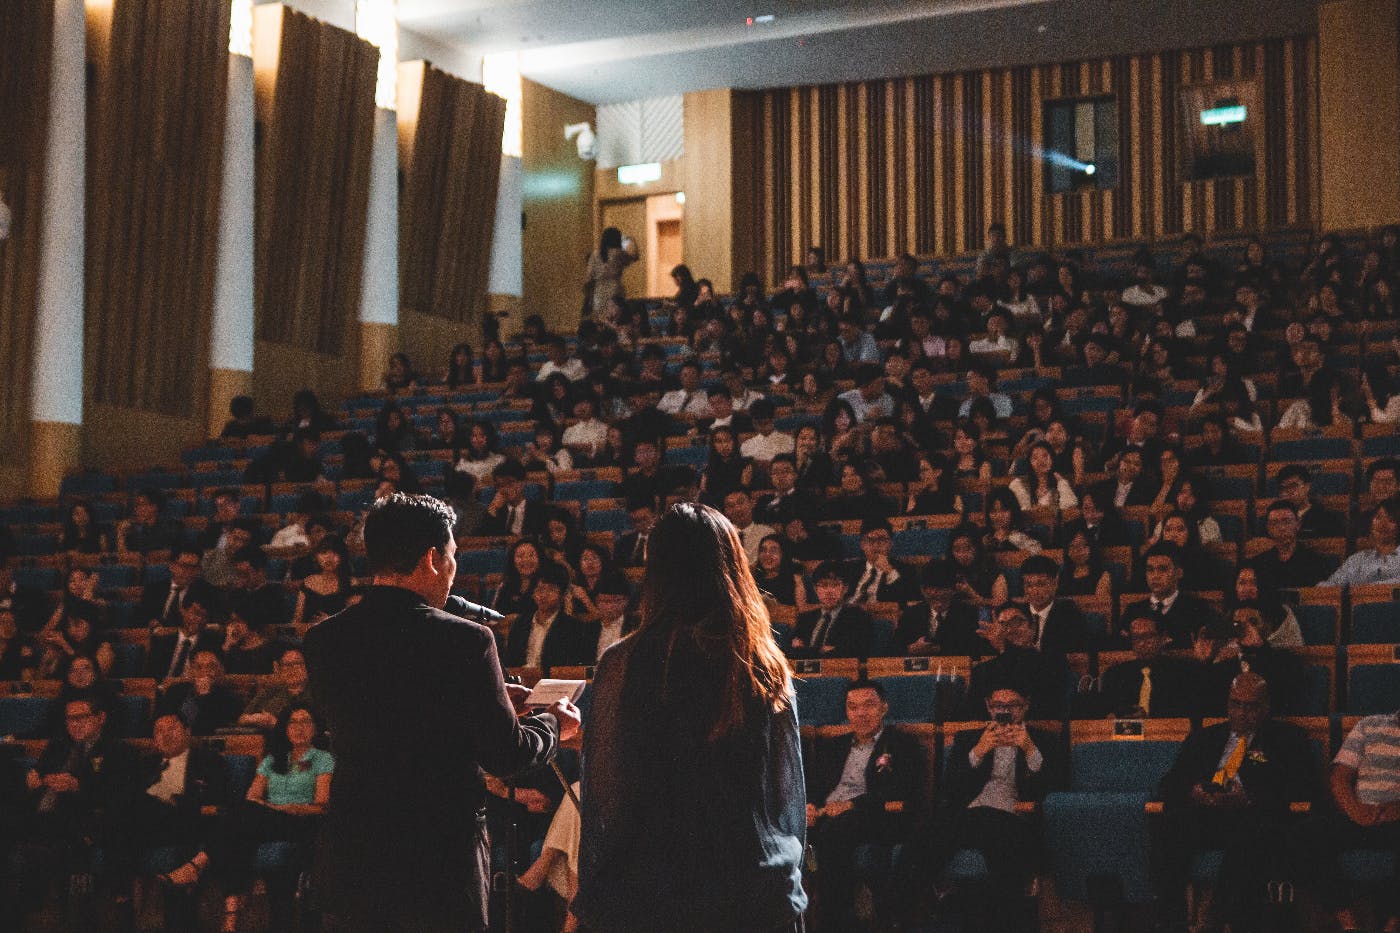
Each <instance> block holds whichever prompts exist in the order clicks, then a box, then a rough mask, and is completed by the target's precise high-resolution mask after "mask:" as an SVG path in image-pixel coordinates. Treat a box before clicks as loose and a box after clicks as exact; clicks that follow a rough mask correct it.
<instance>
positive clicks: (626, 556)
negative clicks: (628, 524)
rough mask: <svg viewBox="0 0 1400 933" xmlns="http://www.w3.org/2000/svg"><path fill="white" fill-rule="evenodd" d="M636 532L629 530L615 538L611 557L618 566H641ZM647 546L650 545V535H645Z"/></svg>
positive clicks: (640, 554)
mask: <svg viewBox="0 0 1400 933" xmlns="http://www.w3.org/2000/svg"><path fill="white" fill-rule="evenodd" d="M639 543H640V542H639V541H638V540H637V533H636V532H635V531H629V532H627V533H626V534H624V535H623V536H622V537H620V538H618V539H617V547H616V548H614V549H613V559H614V560H615V561H616V562H617V566H619V567H641V566H643V564H642V552H641V549H640V548H639V547H638V545H639ZM647 547H648V548H650V547H651V536H650V535H648V536H647Z"/></svg>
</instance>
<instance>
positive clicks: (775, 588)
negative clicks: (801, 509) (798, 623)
mask: <svg viewBox="0 0 1400 933" xmlns="http://www.w3.org/2000/svg"><path fill="white" fill-rule="evenodd" d="M753 574H754V580H755V582H757V583H758V588H759V589H760V590H762V591H763V592H764V593H767V594H768V595H769V596H771V597H773V600H774V601H775V602H776V603H777V604H778V605H780V606H794V607H796V608H797V611H798V612H803V611H805V610H806V609H807V602H808V600H807V584H805V583H803V582H802V567H801V566H800V565H799V564H798V563H797V561H795V560H793V559H792V557H790V556H789V555H788V541H787V539H786V538H784V537H783V536H782V535H779V534H772V535H764V536H763V540H762V541H760V542H758V561H757V562H756V563H755V564H754V566H753Z"/></svg>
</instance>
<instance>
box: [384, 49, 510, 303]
mask: <svg viewBox="0 0 1400 933" xmlns="http://www.w3.org/2000/svg"><path fill="white" fill-rule="evenodd" d="M412 67H418V68H421V69H422V76H421V77H422V95H421V98H420V103H419V108H418V113H417V114H416V115H414V114H401V115H400V119H401V123H400V132H401V136H404V137H406V138H401V139H400V153H401V155H402V157H403V162H402V164H401V166H400V170H401V171H402V173H403V178H404V184H403V201H402V203H401V204H400V206H399V294H400V302H401V304H402V305H403V307H405V308H411V309H413V310H414V311H421V312H423V313H424V314H431V315H434V316H436V317H441V318H446V319H447V320H450V321H455V322H458V323H466V322H468V321H474V320H478V319H479V318H480V316H481V315H482V314H483V313H485V311H486V287H487V280H488V278H489V276H490V269H491V241H492V235H493V233H494V230H495V223H496V186H497V182H498V179H499V176H500V171H501V132H502V130H503V129H504V127H505V115H506V102H505V101H504V100H502V99H501V98H499V97H497V96H496V95H494V94H491V93H488V92H487V91H486V89H485V88H484V87H482V86H481V85H480V84H473V83H472V82H470V81H463V80H462V79H461V78H456V77H453V76H452V75H449V74H447V73H446V72H444V71H440V70H438V69H436V68H434V67H432V66H431V65H429V64H427V63H426V62H415V63H414V65H413V66H412Z"/></svg>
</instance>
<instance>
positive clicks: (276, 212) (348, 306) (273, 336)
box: [254, 7, 379, 356]
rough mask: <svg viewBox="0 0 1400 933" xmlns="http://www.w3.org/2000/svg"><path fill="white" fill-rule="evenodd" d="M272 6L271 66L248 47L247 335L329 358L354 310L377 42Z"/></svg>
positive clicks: (341, 348) (342, 345)
mask: <svg viewBox="0 0 1400 933" xmlns="http://www.w3.org/2000/svg"><path fill="white" fill-rule="evenodd" d="M279 12H280V19H281V46H280V52H279V53H278V56H277V61H276V67H275V71H273V70H269V69H267V68H265V64H267V63H264V62H262V61H261V60H259V59H257V58H256V57H255V64H256V66H257V94H258V117H259V124H260V125H259V130H260V133H259V153H258V162H257V168H258V182H257V185H258V191H257V208H256V210H257V245H256V247H255V248H256V258H255V272H254V274H255V277H256V280H255V290H256V295H257V315H258V317H257V334H258V337H259V338H261V339H263V340H268V341H272V342H274V343H280V344H286V345H288V346H292V347H297V348H300V349H304V350H313V351H316V352H319V353H324V354H327V355H331V356H340V355H342V354H343V353H344V352H345V349H346V335H347V332H349V331H350V329H351V328H353V327H354V325H355V322H356V320H357V319H358V317H359V310H360V290H361V289H360V286H361V276H362V274H363V271H362V268H363V258H364V246H365V215H366V211H367V210H368V204H369V178H370V159H371V153H372V150H373V146H374V86H375V75H376V69H377V68H378V63H379V50H378V49H376V48H375V47H374V46H372V45H370V44H369V43H368V42H366V41H364V40H363V39H360V38H358V37H357V36H355V35H353V34H351V33H348V32H346V31H345V30H343V29H337V28H335V27H334V26H330V25H327V24H326V23H322V22H320V21H318V20H314V19H312V18H311V17H309V16H305V15H303V14H301V13H298V12H296V11H295V10H291V9H287V8H285V7H284V8H282V9H281V10H280V11H279ZM262 25H263V20H259V28H262ZM260 45H261V40H260ZM353 345H354V344H353V343H352V344H351V346H353Z"/></svg>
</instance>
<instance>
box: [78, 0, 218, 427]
mask: <svg viewBox="0 0 1400 933" xmlns="http://www.w3.org/2000/svg"><path fill="white" fill-rule="evenodd" d="M104 29H106V24H104V23H103V22H102V21H101V20H100V19H98V18H90V19H89V43H88V48H89V58H90V60H91V61H92V64H93V72H92V74H93V78H94V80H92V81H90V83H89V88H88V138H89V142H88V189H87V190H88V200H87V205H88V207H87V210H88V221H87V326H86V346H85V348H84V353H85V355H86V357H87V368H88V382H89V388H90V397H91V399H92V401H94V402H97V403H102V404H109V405H117V406H121V407H124V408H135V409H140V410H142V411H149V412H157V413H160V414H167V415H175V416H180V417H187V418H188V417H193V416H195V415H196V414H197V413H198V411H199V405H200V404H201V403H202V402H203V399H204V394H205V393H204V391H203V389H204V386H205V385H206V381H207V379H208V365H209V364H208V359H209V323H210V317H211V314H212V304H213V293H214V265H215V261H216V257H217V252H218V237H219V192H220V188H221V184H222V174H223V161H224V160H223V146H224V101H225V96H226V94H227V84H228V54H229V53H228V30H229V5H228V3H227V2H225V0H116V2H115V3H114V4H113V6H112V11H111V20H110V33H107V34H105V35H104V34H103V32H102V31H103V30H104Z"/></svg>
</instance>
